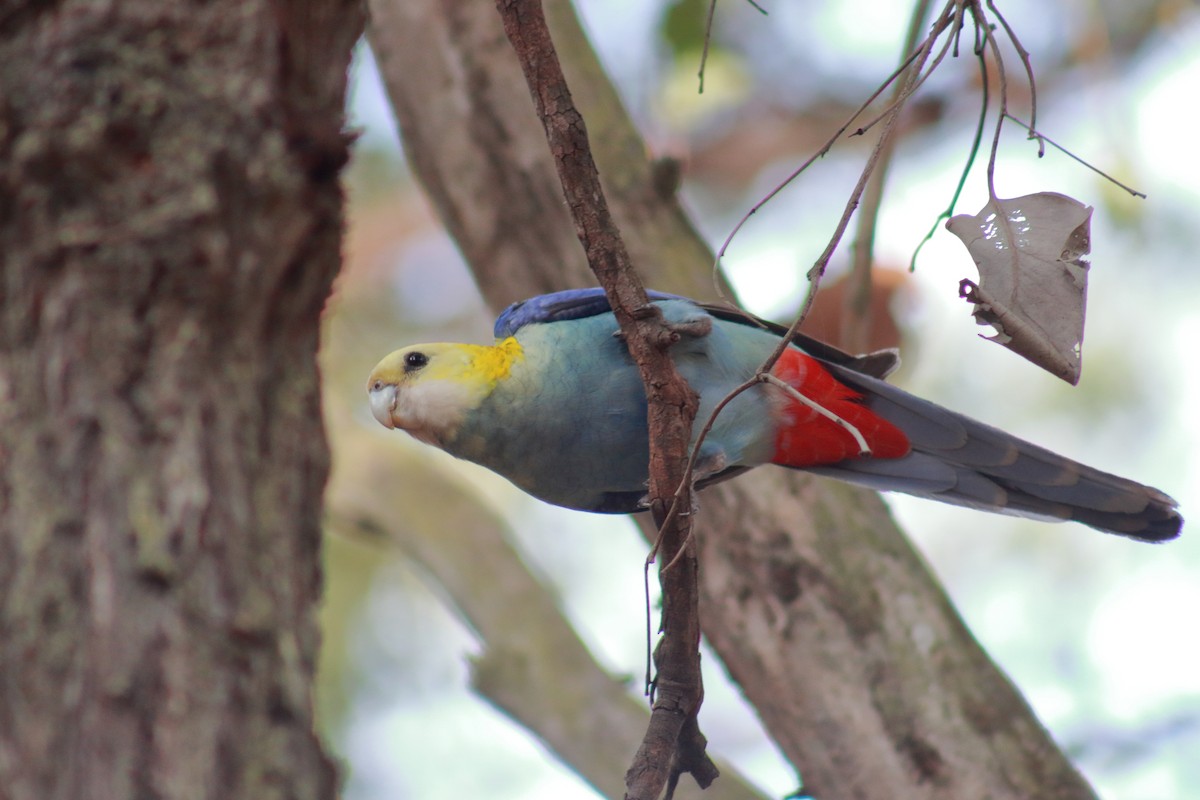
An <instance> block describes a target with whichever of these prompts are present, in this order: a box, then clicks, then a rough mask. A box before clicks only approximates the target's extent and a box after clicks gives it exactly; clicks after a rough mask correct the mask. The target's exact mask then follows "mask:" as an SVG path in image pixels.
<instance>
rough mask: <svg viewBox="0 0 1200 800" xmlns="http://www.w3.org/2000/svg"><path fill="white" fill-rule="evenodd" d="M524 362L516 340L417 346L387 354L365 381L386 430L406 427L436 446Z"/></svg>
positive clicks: (376, 414)
mask: <svg viewBox="0 0 1200 800" xmlns="http://www.w3.org/2000/svg"><path fill="white" fill-rule="evenodd" d="M523 358H524V351H523V350H522V349H521V345H520V344H519V343H518V342H517V340H516V339H514V338H512V337H509V338H507V339H503V340H501V341H498V342H497V343H496V344H495V345H491V346H488V345H475V344H446V343H438V344H418V345H412V346H411V347H405V348H403V349H401V350H397V351H396V352H394V353H391V354H390V355H388V356H386V357H385V358H384V359H383V360H382V361H380V362H379V364H377V365H376V367H375V369H374V370H372V371H371V377H370V378H368V379H367V391H368V392H369V393H370V397H371V413H372V414H373V415H374V416H375V419H377V420H379V422H380V423H382V424H383V425H385V426H386V427H388V428H402V429H404V430H406V431H408V432H409V433H411V434H412V435H413V436H415V437H417V438H418V439H421V440H422V441H426V442H430V443H433V444H437V443H438V442H440V441H441V440H442V439H443V437H444V436H445V435H446V434H448V433H452V432H453V431H454V430H455V429H456V428H457V427H458V424H459V422H460V421H461V420H462V416H463V414H464V413H465V412H466V411H467V410H469V409H472V408H474V407H475V406H477V405H478V404H479V403H480V401H482V400H483V398H485V397H487V395H488V394H490V393H491V391H492V389H494V388H495V386H496V384H497V383H498V382H499V381H502V380H504V379H505V378H507V377H508V376H509V374H510V373H511V371H512V367H513V365H514V364H515V363H517V362H518V361H520V360H522V359H523Z"/></svg>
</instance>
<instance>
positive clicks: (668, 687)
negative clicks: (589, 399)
mask: <svg viewBox="0 0 1200 800" xmlns="http://www.w3.org/2000/svg"><path fill="white" fill-rule="evenodd" d="M496 7H497V9H498V10H499V11H500V16H501V18H502V20H503V22H504V32H505V34H506V35H507V36H508V38H509V41H510V42H511V43H512V45H513V49H514V50H515V51H516V53H517V58H518V60H519V61H520V63H521V69H522V71H523V72H524V75H525V80H526V82H527V83H528V85H529V91H530V94H531V95H532V96H533V101H534V105H535V107H536V109H537V114H538V117H539V118H540V119H541V121H542V126H543V128H544V130H545V133H546V139H547V142H548V143H549V145H550V152H551V154H552V155H553V156H554V163H555V168H556V170H557V172H558V177H559V180H560V181H561V183H562V187H563V195H564V196H565V198H566V200H567V205H568V207H569V208H570V210H571V217H572V219H573V221H574V223H575V230H576V234H577V235H578V236H579V241H580V242H581V243H582V244H583V247H584V251H585V253H586V255H587V260H588V264H589V265H590V266H591V268H592V271H593V272H594V273H595V275H596V278H597V280H598V281H599V282H600V284H601V285H602V286H603V287H604V290H605V293H606V294H607V295H608V298H609V302H610V304H611V306H612V309H613V313H614V314H615V315H616V318H617V322H618V323H619V324H620V326H621V333H622V335H623V336H624V340H625V343H626V346H627V347H628V348H629V352H630V355H631V356H632V357H633V359H634V361H635V362H636V363H637V366H638V371H639V372H640V373H641V376H642V381H643V382H644V384H645V386H646V398H647V401H648V427H649V437H650V465H649V466H650V497H651V508H652V510H653V511H654V513H655V518H656V519H657V520H660V521H663V522H665V521H666V520H665V516H666V512H665V508H666V505H667V502H668V501H669V498H671V496H672V495H674V494H675V492H676V487H678V486H679V484H680V482H681V481H682V479H683V470H684V464H685V462H686V459H687V449H688V442H689V440H690V438H691V427H692V421H693V419H694V418H695V415H696V408H697V401H698V398H697V395H696V393H695V392H694V391H692V389H691V387H689V386H688V385H687V383H686V382H685V381H684V380H683V379H682V378H681V377H680V376H679V374H678V373H677V372H676V370H675V365H674V363H673V362H672V361H671V356H670V353H669V348H670V345H671V344H672V343H673V342H674V341H675V340H676V339H677V336H678V334H676V333H675V332H674V331H673V330H672V329H671V326H670V325H668V324H667V323H666V322H665V321H664V320H663V319H662V316H661V314H660V313H659V312H658V310H657V308H656V307H655V306H652V305H650V304H649V303H648V302H647V300H646V293H645V289H644V288H643V286H642V283H641V280H640V278H639V277H638V276H637V274H636V273H635V272H634V270H633V266H632V264H631V263H630V258H629V254H628V252H627V251H626V249H625V245H624V242H622V240H621V235H620V232H619V231H618V230H617V226H616V224H615V223H614V221H613V219H612V216H611V214H610V213H609V211H608V205H607V203H606V201H605V198H604V190H603V188H602V187H601V185H600V176H599V173H598V172H597V170H596V165H595V162H594V161H593V159H592V154H591V148H590V146H589V144H588V137H587V129H586V127H585V126H584V122H583V117H582V116H581V115H580V113H579V111H578V110H577V109H576V108H575V106H574V104H573V102H572V101H571V93H570V90H569V89H568V87H567V82H566V78H565V77H564V75H563V73H562V68H561V66H560V65H559V62H558V55H557V53H556V52H555V50H554V44H553V42H552V41H551V39H550V32H549V29H548V28H547V26H546V21H545V17H544V15H543V13H542V6H541V0H497V2H496ZM686 491H687V490H686V489H685V498H684V502H685V503H688V504H689V505H690V502H691V501H690V499H688V498H687V497H686ZM664 498H667V500H664ZM690 533H691V517H690V515H686V514H681V515H674V516H672V518H671V520H670V524H664V525H663V527H662V529H661V531H660V534H659V537H660V541H659V546H658V549H659V550H660V551H661V553H662V557H663V562H662V563H665V564H672V563H673V562H674V561H675V559H676V558H678V557H680V554H681V552H683V551H684V549H685V548H686V547H688V542H689V539H690ZM681 566H682V567H683V568H676V569H671V570H662V569H660V580H661V582H662V590H663V614H662V632H663V638H662V640H661V641H660V642H659V645H658V647H657V648H656V649H655V665H656V667H657V669H658V674H657V677H656V680H655V682H654V688H655V692H654V693H653V694H652V697H653V712H652V714H651V718H650V725H649V727H648V729H647V731H646V737H645V739H644V740H643V742H642V745H641V747H640V748H639V751H638V753H637V755H636V756H635V758H634V762H633V765H632V766H631V767H630V769H629V772H628V773H627V775H626V786H627V793H628V795H627V796H628V797H631V798H654V797H658V796H659V795H660V794H661V793H662V789H663V787H664V785H668V784H669V785H670V786H671V787H673V786H674V785H675V782H676V781H677V780H678V777H679V775H680V774H681V773H683V772H690V773H692V775H693V776H694V777H695V778H696V780H697V782H698V783H700V785H701V786H706V785H708V784H709V783H711V782H712V780H713V779H714V778H715V777H716V775H717V770H716V767H715V766H714V765H713V764H712V761H711V760H710V759H709V758H708V756H707V755H706V754H705V752H704V747H705V741H704V737H703V736H702V735H701V734H700V731H699V726H698V724H697V722H696V715H697V713H698V711H699V708H700V703H701V701H702V698H703V686H702V684H701V675H700V655H699V651H698V650H697V648H698V645H699V642H700V621H699V610H698V609H699V590H698V584H697V571H698V564H697V562H696V560H695V557H694V556H690V557H688V556H687V555H684V557H683V563H682V565H681Z"/></svg>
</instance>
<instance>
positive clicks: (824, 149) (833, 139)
mask: <svg viewBox="0 0 1200 800" xmlns="http://www.w3.org/2000/svg"><path fill="white" fill-rule="evenodd" d="M948 24H949V20H946V19H945V17H943V18H942V19H941V20H939V22H938V23H937V24H936V25H935V26H934V31H933V33H931V34H930V35H929V37H928V38H927V39H926V40H925V42H924V43H923V44H922V46H921V48H920V49H918V50H917V51H915V52H914V53H912V54H911V55H910V56H909V57H908V58H907V59H905V61H904V63H903V64H901V65H900V66H899V67H897V68H896V69H895V70H894V71H893V72H892V74H891V75H889V76H888V78H887V80H885V81H884V82H883V83H882V84H880V85H879V87H878V88H876V89H875V91H874V92H872V93H871V96H870V97H868V98H867V99H866V100H865V101H864V102H863V104H862V105H860V106H859V107H858V109H857V110H856V111H855V112H854V113H853V114H851V115H850V117H849V118H848V119H847V120H846V121H845V122H844V123H842V125H841V127H839V128H838V129H837V130H836V131H834V133H833V135H832V136H830V137H829V139H828V140H826V142H825V144H823V145H822V146H821V148H820V149H819V150H817V152H816V153H814V154H813V155H812V156H811V157H809V158H808V160H806V161H805V162H804V163H803V164H801V165H800V166H799V167H797V168H796V169H794V170H792V172H791V173H789V174H788V176H787V177H786V178H784V179H783V180H782V181H781V182H780V183H779V185H777V186H776V187H775V188H774V189H772V190H771V191H770V192H768V193H767V195H766V196H765V197H764V198H762V199H761V200H759V201H758V202H757V203H755V204H754V205H753V206H752V207H751V208H750V210H749V211H747V212H746V213H745V215H743V216H742V218H741V219H740V220H738V222H737V224H736V225H734V226H733V230H731V231H730V232H729V235H728V236H726V237H725V241H724V242H722V243H721V247H720V248H719V249H718V250H717V256H716V259H714V261H713V266H712V269H713V272H714V273H715V272H716V271H717V269H718V268H719V267H720V264H721V259H722V258H724V256H725V252H726V251H727V250H728V249H729V245H730V243H731V242H732V241H733V237H735V236H737V234H738V231H740V230H741V229H742V227H743V226H744V225H745V224H746V223H747V222H748V221H749V220H750V217H752V216H754V215H755V214H756V213H758V211H759V209H761V208H762V207H763V206H765V205H766V204H767V203H769V202H771V200H773V199H774V198H775V196H776V195H777V194H779V193H780V192H781V191H783V190H784V189H785V188H787V186H788V184H790V183H791V182H792V181H794V180H795V179H796V178H797V177H798V176H799V175H800V173H802V172H804V170H806V169H808V168H809V167H810V166H812V164H813V162H815V161H816V160H817V159H819V158H822V157H824V156H825V154H826V153H828V152H829V151H830V150H832V149H833V146H834V145H835V144H837V142H838V140H839V139H841V138H842V134H844V133H845V132H846V131H847V130H848V129H849V128H850V126H851V125H853V124H854V120H856V119H858V118H859V116H861V115H862V113H863V112H864V111H866V110H867V108H868V107H870V105H871V104H872V103H874V102H875V100H876V99H877V98H878V97H879V96H880V95H881V94H883V92H884V91H885V90H886V89H887V87H889V86H891V85H892V81H894V80H896V78H897V77H899V76H900V75H901V74H903V73H904V70H906V69H908V67H909V66H910V65H911V64H913V63H914V62H915V61H917V59H918V58H922V54H925V56H928V51H929V46H930V44H931V43H932V41H934V40H935V39H936V38H937V37H938V35H940V34H941V32H942V31H944V30H945V28H946V26H947V25H948Z"/></svg>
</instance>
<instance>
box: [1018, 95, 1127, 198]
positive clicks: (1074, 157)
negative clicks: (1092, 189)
mask: <svg viewBox="0 0 1200 800" xmlns="http://www.w3.org/2000/svg"><path fill="white" fill-rule="evenodd" d="M1007 116H1008V118H1009V119H1011V120H1012V121H1013V122H1015V123H1017V124H1018V125H1020V126H1021V127H1022V128H1025V129H1026V130H1027V131H1029V132H1030V134H1031V136H1030V138H1036V139H1038V141H1042V142H1045V143H1046V144H1048V145H1050V146H1051V147H1053V148H1054V149H1055V150H1057V151H1058V152H1060V153H1062V154H1063V155H1065V156H1067V157H1068V158H1070V159H1072V160H1074V161H1076V162H1078V163H1080V164H1082V165H1083V166H1085V167H1087V168H1088V169H1090V170H1091V171H1092V172H1094V173H1096V174H1097V175H1099V176H1100V177H1102V178H1104V179H1105V180H1106V181H1109V182H1110V183H1113V184H1115V185H1116V186H1119V187H1121V188H1122V189H1124V190H1125V191H1127V192H1129V193H1130V194H1131V195H1133V196H1134V197H1140V198H1142V199H1143V200H1145V199H1146V195H1145V193H1143V192H1139V191H1138V190H1137V189H1134V188H1133V187H1131V186H1127V185H1125V184H1124V183H1121V182H1120V181H1119V180H1117V179H1116V178H1114V177H1113V176H1112V175H1109V174H1108V173H1107V172H1104V171H1103V170H1101V169H1099V168H1097V167H1095V166H1093V165H1092V164H1090V163H1089V162H1087V161H1085V160H1083V159H1082V158H1080V157H1079V156H1077V155H1075V154H1074V153H1072V152H1071V151H1070V150H1068V149H1067V148H1065V147H1063V146H1062V145H1061V144H1059V143H1058V142H1056V141H1054V140H1053V139H1051V138H1050V137H1049V136H1047V135H1046V134H1044V133H1040V132H1038V131H1035V130H1033V128H1032V127H1031V126H1030V125H1029V123H1027V122H1024V121H1022V120H1021V119H1019V118H1018V117H1014V116H1013V115H1012V114H1008V115H1007Z"/></svg>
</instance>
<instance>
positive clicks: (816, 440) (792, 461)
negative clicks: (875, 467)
mask: <svg viewBox="0 0 1200 800" xmlns="http://www.w3.org/2000/svg"><path fill="white" fill-rule="evenodd" d="M771 372H772V374H774V375H775V377H777V378H779V379H780V380H782V381H785V382H786V383H787V384H789V385H790V386H792V387H794V388H795V389H796V391H798V392H800V393H801V394H802V395H804V396H805V397H807V398H808V399H810V400H812V401H813V402H814V403H816V404H817V405H820V406H822V407H823V408H825V409H827V410H828V411H831V412H833V413H834V414H836V415H837V416H839V417H841V418H842V419H844V420H845V421H846V422H848V423H850V424H851V425H853V426H854V427H855V428H857V429H858V432H859V433H861V434H862V436H863V438H864V439H866V440H867V445H868V446H869V447H870V448H871V457H872V458H900V457H901V456H904V455H907V454H908V451H909V443H908V437H907V436H905V435H904V432H903V431H901V430H900V429H899V428H897V427H896V426H895V425H893V424H892V423H890V422H888V421H887V420H885V419H883V418H882V417H880V416H878V415H877V414H875V413H874V412H873V411H871V410H870V409H869V408H867V407H866V406H864V405H863V404H862V402H861V400H862V395H860V394H858V393H857V392H855V391H854V390H853V389H851V388H849V387H847V386H843V385H842V384H840V383H838V382H837V380H836V379H835V378H834V377H833V376H832V375H830V374H829V372H828V371H827V370H826V369H825V368H824V367H823V366H821V363H820V362H819V361H817V360H816V359H815V358H812V357H811V356H807V355H805V354H804V353H801V352H800V351H799V350H796V349H794V348H788V349H787V350H785V351H784V353H783V355H782V356H780V358H779V361H777V362H776V363H775V368H774V369H772V370H771ZM858 454H859V446H858V443H857V442H855V440H854V436H853V435H852V434H851V433H850V432H849V431H848V430H846V429H845V428H843V427H842V426H840V425H838V424H837V423H836V422H834V421H833V420H831V419H829V418H828V417H825V416H823V415H821V414H820V413H818V412H817V411H814V410H813V409H811V408H809V407H808V406H806V405H804V404H803V403H801V402H799V401H797V400H795V399H788V400H787V405H786V406H785V407H784V410H783V412H782V424H781V425H780V428H779V432H778V434H777V435H776V437H775V456H774V458H773V459H772V461H773V462H774V463H776V464H782V465H783V466H786V467H814V466H818V465H820V464H832V463H835V462H837V461H841V460H843V459H846V458H853V457H855V456H857V455H858Z"/></svg>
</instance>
